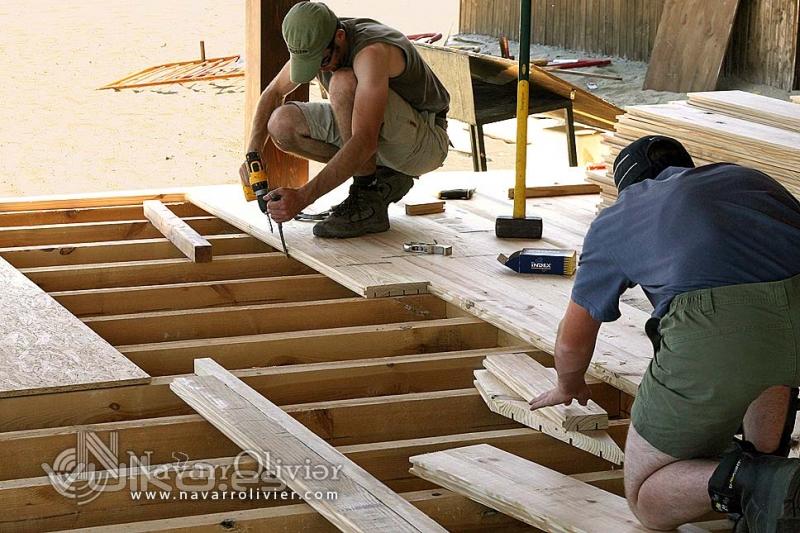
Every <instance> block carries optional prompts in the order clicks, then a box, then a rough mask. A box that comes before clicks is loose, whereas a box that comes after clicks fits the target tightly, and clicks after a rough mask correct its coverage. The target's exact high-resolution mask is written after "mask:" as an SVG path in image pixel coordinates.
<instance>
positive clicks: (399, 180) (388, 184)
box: [375, 167, 414, 205]
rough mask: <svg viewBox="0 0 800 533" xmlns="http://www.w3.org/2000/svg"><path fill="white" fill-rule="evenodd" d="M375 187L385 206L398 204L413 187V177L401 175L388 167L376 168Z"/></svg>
mask: <svg viewBox="0 0 800 533" xmlns="http://www.w3.org/2000/svg"><path fill="white" fill-rule="evenodd" d="M375 186H376V187H377V188H378V190H379V191H380V193H381V195H382V196H383V199H384V200H385V201H386V204H387V205H388V204H390V203H391V202H398V201H400V199H401V198H402V197H403V196H405V195H406V193H407V192H408V191H410V190H411V187H413V186H414V176H409V175H408V174H403V173H402V172H398V171H396V170H392V169H391V168H388V167H378V170H377V171H375Z"/></svg>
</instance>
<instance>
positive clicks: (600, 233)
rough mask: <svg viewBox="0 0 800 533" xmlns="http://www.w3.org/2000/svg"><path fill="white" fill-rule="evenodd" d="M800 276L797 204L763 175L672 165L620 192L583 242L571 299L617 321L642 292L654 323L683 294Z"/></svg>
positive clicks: (605, 319)
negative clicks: (632, 295)
mask: <svg viewBox="0 0 800 533" xmlns="http://www.w3.org/2000/svg"><path fill="white" fill-rule="evenodd" d="M798 273H800V203H798V201H797V199H796V198H795V197H794V196H792V194H791V193H789V192H788V191H787V190H786V189H785V188H784V187H783V186H781V185H780V184H779V183H778V182H777V181H775V180H774V179H772V178H770V177H769V176H767V175H766V174H764V173H762V172H759V171H757V170H753V169H749V168H745V167H741V166H739V165H733V164H729V163H717V164H713V165H707V166H703V167H698V168H694V169H684V168H677V167H670V168H668V169H666V170H665V171H663V172H662V173H661V174H659V175H658V177H657V178H655V179H650V180H644V181H642V182H640V183H636V184H634V185H631V186H629V187H627V188H625V189H624V190H623V192H622V193H621V194H620V195H619V198H618V199H617V201H616V203H614V205H612V206H610V207H608V208H606V209H605V210H603V212H602V213H600V215H599V216H598V217H597V218H596V219H595V220H594V222H593V223H592V225H591V226H590V228H589V231H588V233H587V234H586V238H585V240H584V242H583V252H582V253H581V257H580V268H579V269H578V273H577V275H576V278H575V284H574V286H573V289H572V300H573V301H574V302H575V303H577V304H578V305H580V306H581V307H583V308H584V309H586V310H587V311H588V312H589V313H590V314H591V315H592V317H593V318H594V319H595V320H598V321H601V322H611V321H614V320H616V319H617V318H619V317H620V311H619V297H620V295H622V293H623V292H625V290H626V289H628V288H630V287H634V286H636V285H641V287H642V289H643V290H644V292H645V294H646V295H647V298H648V299H649V300H650V303H652V304H653V307H654V312H653V316H655V317H659V318H660V317H662V316H664V314H666V312H667V310H668V309H669V304H670V302H671V301H672V299H673V298H674V297H675V296H676V295H678V294H681V293H684V292H689V291H693V290H696V289H704V288H710V287H719V286H723V285H736V284H741V283H759V282H764V281H778V280H782V279H786V278H789V277H791V276H794V275H796V274H798Z"/></svg>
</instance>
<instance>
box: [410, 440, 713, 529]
mask: <svg viewBox="0 0 800 533" xmlns="http://www.w3.org/2000/svg"><path fill="white" fill-rule="evenodd" d="M411 463H412V464H413V467H412V469H411V472H412V473H414V474H416V475H418V476H420V477H422V478H423V479H427V480H429V481H431V482H433V483H436V484H438V485H441V486H442V487H444V488H447V489H448V490H452V491H454V492H457V493H459V494H462V495H464V496H467V497H469V498H471V499H473V500H475V501H478V502H480V503H482V504H484V505H486V506H488V507H491V508H492V509H496V510H498V511H500V512H502V513H505V514H507V515H509V516H513V517H514V518H517V519H518V520H521V521H523V522H525V523H527V524H530V525H532V526H534V527H537V528H540V529H544V530H548V531H576V532H578V531H580V532H589V531H615V532H620V533H623V532H624V533H633V532H642V533H644V532H646V531H650V530H648V529H646V528H645V527H644V526H642V525H641V524H640V523H639V521H638V520H637V519H636V517H635V516H634V515H633V513H632V512H631V511H630V509H629V508H628V504H627V503H626V502H625V499H624V498H621V497H619V496H616V495H614V494H611V493H609V492H606V491H604V490H602V489H599V488H596V487H593V486H591V485H588V484H586V483H583V482H582V481H578V480H575V479H572V478H570V477H569V476H565V475H563V474H560V473H558V472H555V471H553V470H550V469H549V468H545V467H543V466H540V465H537V464H536V463H534V462H532V461H526V460H525V459H521V458H519V457H516V456H515V455H512V454H510V453H507V452H504V451H501V450H498V449H497V448H494V447H492V446H488V445H485V444H480V445H476V446H467V447H464V448H456V449H451V450H447V451H443V452H436V453H431V454H425V455H418V456H415V457H412V458H411ZM554 488H557V490H554ZM679 531H698V529H697V528H694V527H692V526H689V527H684V528H681V529H679Z"/></svg>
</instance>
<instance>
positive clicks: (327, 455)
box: [170, 359, 445, 533]
mask: <svg viewBox="0 0 800 533" xmlns="http://www.w3.org/2000/svg"><path fill="white" fill-rule="evenodd" d="M195 372H196V373H197V374H198V376H197V377H192V378H178V379H176V380H174V381H173V382H172V383H171V384H170V387H171V388H172V390H173V391H175V393H176V394H178V395H179V396H180V397H181V398H183V399H184V400H185V401H186V402H187V403H188V404H189V405H191V406H192V407H193V408H194V409H195V410H196V411H198V412H199V413H200V414H201V415H203V416H204V417H205V418H206V419H207V420H208V421H209V422H211V423H212V424H213V425H214V426H215V427H217V429H219V430H220V431H222V432H223V433H224V434H225V435H226V436H228V437H229V438H231V439H232V440H233V441H234V442H235V443H236V444H238V445H239V446H240V447H241V448H242V449H243V450H245V451H247V452H248V454H250V455H251V456H254V459H256V460H257V461H258V462H259V463H260V464H261V465H262V466H263V467H264V468H267V469H269V470H270V471H271V472H273V473H274V474H275V475H276V476H277V477H278V479H280V480H281V481H283V482H284V483H285V484H286V485H288V486H289V487H290V488H292V490H294V491H295V492H297V493H298V494H301V495H302V494H304V493H312V494H313V493H320V494H330V493H332V492H335V493H336V494H337V497H336V498H335V499H326V498H319V499H318V498H315V497H313V496H312V497H310V498H307V499H306V503H308V504H309V505H311V506H312V507H314V509H316V510H317V511H319V513H320V514H322V515H323V516H325V518H327V519H328V520H329V521H330V522H331V523H333V524H334V525H335V526H336V527H338V528H339V529H340V530H342V531H353V532H357V531H363V532H365V533H371V532H373V531H431V532H432V531H445V530H444V528H442V527H441V526H439V524H437V523H436V522H434V521H433V520H431V519H430V518H429V517H428V516H426V515H425V514H423V513H422V512H420V511H419V510H417V509H416V508H415V507H414V506H412V505H411V504H409V503H408V502H407V501H406V500H404V499H403V498H401V497H400V496H399V495H397V494H396V493H394V492H392V491H391V490H389V488H388V487H386V486H385V485H383V484H382V483H381V482H380V481H378V480H377V479H375V478H373V477H372V476H371V475H369V474H368V473H367V472H366V471H365V470H364V469H362V468H361V467H359V466H358V465H356V464H355V463H353V462H352V461H351V460H349V459H348V458H347V457H345V456H344V455H343V454H342V453H341V452H338V451H337V450H336V449H334V448H333V447H331V446H330V445H329V444H327V443H326V442H325V441H323V440H322V439H321V438H319V437H318V436H317V435H315V434H314V433H313V432H311V431H310V430H309V429H308V428H306V427H305V426H303V425H302V424H300V423H299V422H297V421H296V420H294V419H293V418H292V417H291V416H289V415H288V414H287V413H286V412H284V411H283V410H281V409H280V408H279V407H278V406H276V405H275V404H273V403H272V402H270V401H269V400H268V399H266V398H265V397H264V396H262V395H260V394H259V393H257V392H256V391H254V390H253V389H251V388H250V387H248V386H247V385H246V384H245V383H244V382H242V381H241V380H240V379H238V378H237V377H235V376H234V375H233V374H231V373H230V372H228V371H227V370H225V369H224V368H222V367H221V366H219V365H218V364H216V363H215V362H214V361H213V360H211V359H198V360H196V361H195ZM304 464H306V465H308V464H312V465H314V468H322V469H324V470H325V472H327V473H328V475H327V476H326V477H325V478H323V479H316V477H317V476H310V475H309V476H303V475H300V476H295V475H288V474H287V473H286V472H287V471H286V470H285V469H283V468H277V467H278V465H284V466H289V465H297V466H300V465H304ZM320 477H321V476H320Z"/></svg>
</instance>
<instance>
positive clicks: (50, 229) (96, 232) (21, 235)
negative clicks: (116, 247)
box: [0, 216, 239, 247]
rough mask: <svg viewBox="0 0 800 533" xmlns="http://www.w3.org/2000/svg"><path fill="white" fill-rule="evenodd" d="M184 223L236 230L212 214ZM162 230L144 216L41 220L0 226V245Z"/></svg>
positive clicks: (117, 237) (155, 234) (141, 235)
mask: <svg viewBox="0 0 800 533" xmlns="http://www.w3.org/2000/svg"><path fill="white" fill-rule="evenodd" d="M186 223H187V224H188V225H189V226H190V227H192V228H193V229H194V230H196V231H198V232H200V233H202V234H204V235H214V234H219V233H239V231H237V230H236V228H233V227H231V225H230V224H227V223H226V222H224V221H222V220H220V219H218V218H217V217H212V216H203V217H189V218H187V219H186ZM159 237H162V234H161V233H160V232H159V231H158V230H157V229H156V228H155V227H153V225H152V224H150V222H148V221H147V220H118V221H113V222H81V223H77V224H40V225H37V226H16V227H13V226H12V227H9V228H0V246H2V247H11V246H36V245H56V244H71V243H80V242H102V241H121V240H128V239H153V238H159Z"/></svg>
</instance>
